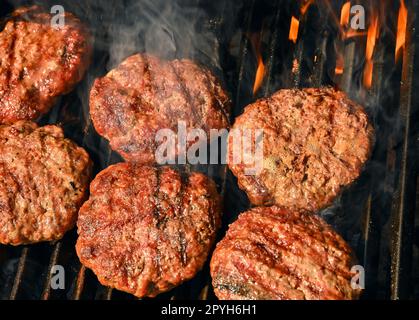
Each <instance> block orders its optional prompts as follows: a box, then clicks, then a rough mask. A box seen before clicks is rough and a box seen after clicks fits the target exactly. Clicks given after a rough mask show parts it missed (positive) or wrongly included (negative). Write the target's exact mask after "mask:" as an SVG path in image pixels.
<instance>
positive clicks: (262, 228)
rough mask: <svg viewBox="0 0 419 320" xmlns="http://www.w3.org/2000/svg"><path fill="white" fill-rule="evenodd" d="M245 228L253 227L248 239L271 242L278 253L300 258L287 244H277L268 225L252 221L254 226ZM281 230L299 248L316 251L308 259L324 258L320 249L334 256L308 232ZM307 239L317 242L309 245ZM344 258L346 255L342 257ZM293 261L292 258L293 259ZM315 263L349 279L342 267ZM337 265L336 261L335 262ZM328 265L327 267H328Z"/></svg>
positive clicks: (326, 262)
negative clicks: (286, 253)
mask: <svg viewBox="0 0 419 320" xmlns="http://www.w3.org/2000/svg"><path fill="white" fill-rule="evenodd" d="M250 219H252V217H250ZM243 226H245V227H249V228H250V227H252V232H251V233H250V234H249V235H248V239H250V240H253V241H259V239H263V240H265V241H269V243H270V244H272V245H273V246H277V248H278V251H280V252H288V253H289V254H290V255H291V256H294V257H297V258H298V257H299V255H298V254H300V253H299V252H298V253H295V252H293V251H291V250H289V248H288V247H287V245H286V244H281V242H276V241H275V240H274V239H275V235H274V234H272V233H271V232H270V231H268V230H269V225H267V224H260V223H258V222H257V221H252V225H251V224H250V221H246V222H245V224H244V225H243ZM309 226H310V222H309V223H308V224H307V227H309ZM279 228H281V230H282V232H281V233H282V234H287V238H292V242H293V243H296V242H298V248H304V247H306V248H310V249H311V250H314V253H313V254H310V255H307V256H305V257H307V258H308V259H310V258H317V257H322V256H323V255H324V253H325V252H323V251H319V249H318V248H320V250H321V249H324V250H326V254H327V255H332V253H331V252H329V250H328V246H327V245H325V244H324V242H323V243H322V242H321V241H320V240H317V239H315V238H313V237H312V236H311V235H310V234H309V233H308V232H306V231H302V232H294V231H293V229H292V227H291V228H290V230H286V229H285V228H284V227H282V225H281V226H279ZM253 236H256V237H257V238H256V239H254V238H253ZM307 238H311V239H312V240H313V242H315V244H312V243H308V242H307V241H305V239H307ZM342 256H344V255H342ZM333 257H334V258H335V259H336V260H337V262H340V263H344V261H343V260H341V259H340V258H339V257H338V256H335V255H333ZM291 259H292V258H291ZM315 262H316V263H317V264H318V265H319V267H320V268H321V269H325V270H328V271H330V272H331V273H335V274H337V275H338V276H341V277H342V278H347V274H346V273H345V272H344V271H343V270H341V269H340V265H337V266H335V268H334V267H333V266H332V265H330V264H329V261H328V260H325V259H315ZM335 263H336V261H335ZM326 264H327V265H326ZM336 267H339V269H337V268H336Z"/></svg>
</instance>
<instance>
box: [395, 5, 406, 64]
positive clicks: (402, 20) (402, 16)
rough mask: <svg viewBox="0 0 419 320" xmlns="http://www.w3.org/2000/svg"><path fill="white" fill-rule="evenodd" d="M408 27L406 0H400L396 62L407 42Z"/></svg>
mask: <svg viewBox="0 0 419 320" xmlns="http://www.w3.org/2000/svg"><path fill="white" fill-rule="evenodd" d="M406 27H407V9H406V5H405V3H404V0H400V9H399V17H398V21H397V38H396V52H395V59H396V62H397V60H398V59H399V57H400V54H401V51H402V49H403V48H404V45H405V43H406Z"/></svg>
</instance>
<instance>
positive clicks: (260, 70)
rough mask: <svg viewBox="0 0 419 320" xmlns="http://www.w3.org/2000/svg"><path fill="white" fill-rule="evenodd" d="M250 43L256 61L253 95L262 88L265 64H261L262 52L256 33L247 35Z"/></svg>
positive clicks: (259, 39) (258, 36)
mask: <svg viewBox="0 0 419 320" xmlns="http://www.w3.org/2000/svg"><path fill="white" fill-rule="evenodd" d="M247 37H248V39H249V40H250V43H251V44H252V48H253V50H254V53H255V56H256V60H257V64H258V67H257V70H256V75H255V81H254V83H253V95H255V94H256V92H257V91H258V90H259V88H260V87H261V86H262V83H263V78H264V77H265V64H264V62H263V57H262V53H261V52H262V50H261V35H260V34H258V33H251V34H247Z"/></svg>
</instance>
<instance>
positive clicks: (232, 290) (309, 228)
mask: <svg viewBox="0 0 419 320" xmlns="http://www.w3.org/2000/svg"><path fill="white" fill-rule="evenodd" d="M353 265H354V258H353V254H352V251H351V249H350V247H349V246H348V245H347V244H346V243H345V241H344V240H343V239H342V238H341V237H340V236H339V235H338V234H337V233H336V232H334V231H333V230H332V228H331V227H330V226H329V225H327V224H326V223H325V222H324V221H323V220H322V219H321V218H320V217H318V216H316V215H313V214H310V213H304V212H293V211H289V210H286V209H282V208H279V207H275V206H274V207H258V208H254V209H251V210H249V211H247V212H245V213H242V214H241V215H240V216H239V218H238V220H237V221H235V222H234V223H233V224H231V225H230V227H229V230H228V232H227V235H226V236H225V238H224V239H223V240H222V241H221V242H219V243H218V244H217V247H216V249H215V251H214V254H213V257H212V259H211V276H212V279H213V286H214V291H215V294H216V295H217V297H218V298H219V299H223V300H230V299H238V300H242V299H260V300H262V299H266V300H302V299H308V300H337V299H339V300H341V299H356V298H358V296H359V294H360V291H359V290H354V289H352V287H351V284H350V279H351V277H352V274H351V272H350V269H351V267H352V266H353Z"/></svg>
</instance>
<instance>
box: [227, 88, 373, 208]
mask: <svg viewBox="0 0 419 320" xmlns="http://www.w3.org/2000/svg"><path fill="white" fill-rule="evenodd" d="M234 129H235V130H234ZM256 129H262V130H263V139H262V141H263V161H262V163H261V165H260V170H257V171H255V174H250V175H247V174H246V169H249V168H250V167H253V166H254V164H253V163H251V165H248V164H246V163H245V162H244V161H240V159H241V158H240V156H243V159H246V157H249V155H250V152H252V153H253V152H254V151H255V150H256V146H259V147H260V146H261V144H259V145H257V144H256V143H255V142H254V139H253V140H252V141H251V142H252V148H246V147H240V146H239V147H238V148H237V145H236V150H239V152H237V151H234V149H235V147H234V144H235V143H238V139H237V138H234V136H235V134H237V133H235V134H233V132H235V131H236V130H238V131H239V132H242V133H243V132H245V130H249V131H250V132H252V131H256ZM372 137H373V128H372V126H371V125H370V123H369V122H368V117H367V114H366V113H365V111H364V109H363V108H362V107H361V106H360V105H359V104H356V103H355V102H353V101H351V100H350V99H349V98H348V97H347V96H346V94H345V93H343V92H340V91H337V90H334V89H332V88H320V89H302V90H299V89H285V90H279V91H278V92H276V93H275V94H274V95H273V96H271V97H269V98H265V99H260V100H258V101H256V102H255V103H253V104H251V105H249V106H247V107H246V108H245V111H244V113H243V114H242V115H240V116H239V117H238V118H237V119H236V122H235V124H234V126H233V130H232V132H230V135H229V137H228V160H227V161H228V165H229V168H230V169H231V171H232V172H233V173H234V175H235V176H236V177H237V179H238V183H239V186H240V188H241V189H243V190H244V191H246V193H247V195H248V197H249V199H250V201H251V202H252V203H253V204H255V205H272V204H276V205H279V206H284V207H287V208H290V209H305V210H310V211H315V210H318V209H321V208H324V207H326V206H327V205H329V204H330V203H331V202H332V201H333V199H334V198H335V197H336V195H338V194H339V192H340V191H341V190H342V188H343V187H345V186H348V185H349V184H351V183H352V182H353V181H354V180H355V179H356V178H357V177H358V176H359V174H360V172H361V170H362V168H363V165H364V164H365V162H366V161H367V159H368V157H369V154H370V151H371V147H372V140H373V138H372ZM258 143H259V142H258ZM244 145H245V144H244V143H243V146H244ZM235 153H241V154H239V157H237V155H235ZM234 157H236V158H234Z"/></svg>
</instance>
